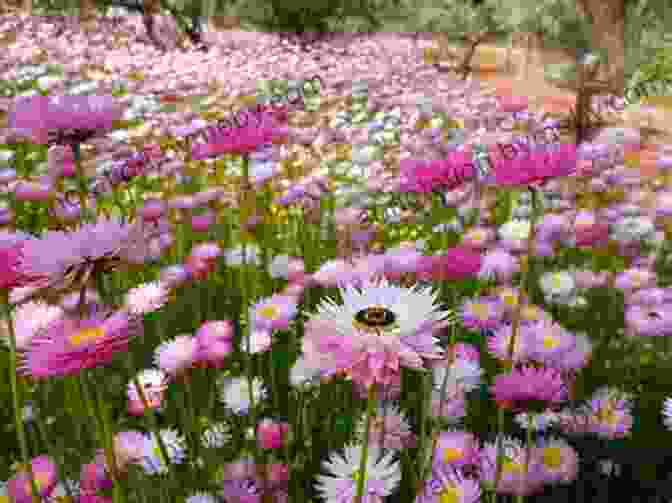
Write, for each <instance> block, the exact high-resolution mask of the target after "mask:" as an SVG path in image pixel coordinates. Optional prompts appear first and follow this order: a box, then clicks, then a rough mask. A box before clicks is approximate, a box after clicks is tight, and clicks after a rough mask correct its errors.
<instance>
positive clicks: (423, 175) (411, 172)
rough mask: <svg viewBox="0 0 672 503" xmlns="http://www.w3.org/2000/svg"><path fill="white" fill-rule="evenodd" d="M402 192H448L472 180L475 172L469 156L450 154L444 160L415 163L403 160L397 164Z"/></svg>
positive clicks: (460, 153) (462, 153)
mask: <svg viewBox="0 0 672 503" xmlns="http://www.w3.org/2000/svg"><path fill="white" fill-rule="evenodd" d="M399 168H400V170H401V172H400V178H401V180H402V184H401V187H400V190H402V191H404V192H421V193H429V192H432V191H434V190H442V191H450V190H454V189H456V188H458V187H459V186H461V185H462V184H463V183H464V182H465V181H467V180H469V179H471V178H473V176H474V173H475V170H474V165H473V162H472V159H471V156H470V154H467V153H464V152H450V153H448V156H447V158H446V159H440V160H431V161H417V160H411V159H403V160H401V161H400V163H399Z"/></svg>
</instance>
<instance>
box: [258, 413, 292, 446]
mask: <svg viewBox="0 0 672 503" xmlns="http://www.w3.org/2000/svg"><path fill="white" fill-rule="evenodd" d="M288 432H289V425H288V424H287V423H285V422H278V421H273V420H272V419H262V420H261V421H259V423H258V424H257V445H258V446H259V448H260V449H279V448H281V447H282V446H283V445H284V442H285V438H286V435H287V433H288Z"/></svg>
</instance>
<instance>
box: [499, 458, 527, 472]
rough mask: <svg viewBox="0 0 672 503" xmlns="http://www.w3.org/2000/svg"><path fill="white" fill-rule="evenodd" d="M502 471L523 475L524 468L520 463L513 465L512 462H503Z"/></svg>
mask: <svg viewBox="0 0 672 503" xmlns="http://www.w3.org/2000/svg"><path fill="white" fill-rule="evenodd" d="M502 469H503V470H504V471H505V472H517V473H523V470H525V467H524V466H523V464H522V463H515V462H513V461H504V463H503V464H502Z"/></svg>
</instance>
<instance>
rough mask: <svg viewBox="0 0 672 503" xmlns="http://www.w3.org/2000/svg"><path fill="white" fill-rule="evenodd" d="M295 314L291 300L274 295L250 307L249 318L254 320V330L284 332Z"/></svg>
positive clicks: (292, 300)
mask: <svg viewBox="0 0 672 503" xmlns="http://www.w3.org/2000/svg"><path fill="white" fill-rule="evenodd" d="M296 313H297V306H296V302H295V301H294V299H293V298H291V297H286V296H284V295H278V294H275V295H272V296H270V297H268V298H266V299H262V300H261V301H259V302H257V303H256V304H255V305H254V306H252V308H251V309H250V318H253V319H254V326H255V327H256V328H261V329H265V330H286V329H287V328H288V327H289V322H290V321H291V320H292V318H294V316H296Z"/></svg>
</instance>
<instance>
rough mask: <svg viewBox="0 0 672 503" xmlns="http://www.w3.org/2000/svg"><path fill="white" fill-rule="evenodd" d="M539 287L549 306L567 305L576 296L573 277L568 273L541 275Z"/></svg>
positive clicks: (552, 272)
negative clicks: (554, 304)
mask: <svg viewBox="0 0 672 503" xmlns="http://www.w3.org/2000/svg"><path fill="white" fill-rule="evenodd" d="M539 286H540V287H541V291H542V293H543V294H544V298H545V299H546V302H548V303H549V304H553V303H556V304H567V303H568V302H569V301H570V300H571V299H572V298H573V297H574V296H575V294H576V282H575V281H574V275H573V274H572V273H570V272H569V271H550V272H546V273H544V274H542V275H541V277H540V278H539Z"/></svg>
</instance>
